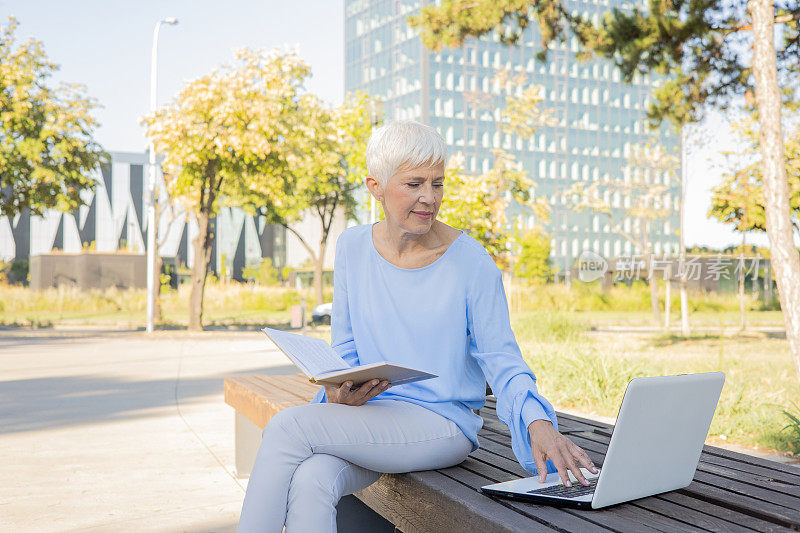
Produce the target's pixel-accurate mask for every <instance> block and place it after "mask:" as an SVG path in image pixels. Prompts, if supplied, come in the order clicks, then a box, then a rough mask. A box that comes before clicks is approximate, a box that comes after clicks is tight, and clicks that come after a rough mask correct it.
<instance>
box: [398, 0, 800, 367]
mask: <svg viewBox="0 0 800 533" xmlns="http://www.w3.org/2000/svg"><path fill="white" fill-rule="evenodd" d="M533 20H536V21H537V22H538V27H539V32H540V34H541V37H542V44H543V48H542V53H541V54H540V56H544V53H545V52H546V51H547V48H548V47H549V46H550V45H551V44H552V43H553V42H558V41H560V42H564V41H565V40H566V38H567V36H568V35H569V33H570V32H571V33H573V34H574V35H575V36H576V37H577V39H578V41H579V43H580V45H581V48H582V50H583V54H582V55H584V56H588V55H590V54H592V53H594V54H598V55H600V56H603V57H606V58H609V59H611V60H612V61H613V62H614V63H615V64H616V65H617V67H619V69H620V71H621V72H622V76H623V78H624V80H625V81H626V82H632V81H635V79H636V78H637V77H638V76H640V75H643V74H647V75H649V74H656V75H660V80H661V81H662V84H661V86H660V87H658V88H657V89H656V90H655V91H654V98H653V100H652V102H651V104H650V107H649V109H648V115H649V117H650V119H651V125H657V124H660V123H661V122H662V121H664V120H668V121H670V122H672V123H673V124H675V125H678V126H682V125H684V124H687V123H691V122H696V121H697V120H699V119H700V118H702V116H703V114H704V112H705V111H706V110H707V109H708V108H709V107H720V108H727V107H728V105H729V104H730V102H731V99H732V97H734V96H737V95H745V96H746V97H749V99H751V100H752V101H753V102H754V103H755V104H756V107H757V110H758V120H759V137H760V146H761V156H762V171H763V173H764V185H765V187H764V191H765V206H766V209H765V216H766V220H767V223H766V226H767V233H768V235H769V239H770V244H771V247H772V249H773V258H774V261H773V265H774V267H775V275H776V277H775V279H776V282H777V286H778V293H779V295H780V299H781V309H782V311H783V315H784V319H785V321H786V336H787V339H788V341H789V346H790V352H791V354H792V358H793V359H794V363H795V368H796V370H797V374H798V377H800V257H798V254H797V248H796V247H795V246H794V242H793V234H792V229H791V227H790V224H789V222H788V221H789V218H790V216H791V214H790V213H791V207H790V201H789V188H788V179H787V176H786V169H785V168H784V163H785V162H784V160H783V155H784V154H783V150H782V143H783V134H782V131H781V129H782V127H781V120H780V106H781V91H780V89H779V86H778V83H779V80H780V82H781V84H782V86H783V87H784V89H789V90H784V91H783V93H782V94H783V97H784V98H785V97H786V96H787V95H792V94H796V92H797V86H798V83H797V82H798V73H800V23H799V22H800V3H798V2H797V1H796V0H778V1H777V2H773V0H732V1H731V0H692V1H686V0H649V2H648V5H647V9H644V10H643V9H640V8H638V7H632V8H626V9H612V10H610V11H609V12H607V13H606V14H605V15H604V16H603V19H602V21H600V20H592V21H590V20H587V19H586V18H583V17H581V16H579V15H577V14H574V13H573V12H572V11H570V9H569V7H568V5H567V4H566V3H565V2H564V1H563V0H443V1H442V2H441V3H439V4H435V5H430V6H427V7H425V8H424V9H423V10H422V12H421V14H420V15H419V16H416V17H412V18H410V20H409V22H410V23H411V24H412V25H413V26H416V27H418V28H419V29H420V30H421V34H422V39H423V41H424V42H425V43H426V44H427V45H428V46H430V47H434V48H435V47H439V46H442V45H445V46H458V45H460V44H462V43H463V42H464V39H466V38H467V37H470V36H472V37H477V36H481V35H486V34H487V33H490V32H492V31H496V32H497V34H499V35H500V37H501V40H502V41H503V42H505V43H516V42H518V41H519V38H520V37H521V35H522V33H523V30H524V29H525V28H526V27H527V26H528V25H529V24H530V22H531V21H533ZM776 24H781V25H783V26H782V31H781V32H780V33H779V35H778V38H777V39H776V35H775V33H776V32H775V29H774V26H775V25H776Z"/></svg>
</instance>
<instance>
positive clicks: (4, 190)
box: [0, 17, 109, 218]
mask: <svg viewBox="0 0 800 533" xmlns="http://www.w3.org/2000/svg"><path fill="white" fill-rule="evenodd" d="M17 25H18V23H17V20H16V19H15V18H14V17H9V19H8V24H7V25H6V26H1V27H0V216H3V215H5V216H8V217H10V218H13V217H14V216H16V215H17V214H18V213H21V212H22V211H24V210H30V212H31V213H33V214H35V215H41V214H43V213H44V211H45V210H47V209H52V208H55V209H59V210H61V211H75V210H76V209H77V208H78V207H79V206H81V205H84V204H85V201H84V199H83V198H81V192H82V191H85V190H92V189H93V188H94V186H95V184H96V181H95V180H94V179H93V178H92V177H91V174H92V172H93V171H94V170H95V169H97V168H98V167H99V166H101V165H104V164H108V163H109V156H108V154H107V153H105V152H104V151H103V150H102V148H101V147H100V145H99V144H98V143H97V142H96V141H95V140H94V138H93V134H94V129H95V128H96V127H97V121H96V120H95V119H94V117H92V111H94V110H95V109H96V108H97V107H98V106H97V104H96V103H95V101H94V100H92V99H91V98H88V97H86V96H85V95H84V91H85V87H84V86H82V85H77V84H66V83H62V84H60V85H59V86H58V87H51V86H50V84H49V78H50V77H51V76H52V75H53V73H55V72H56V71H57V70H58V68H59V67H58V66H57V65H56V64H55V63H52V62H50V61H49V60H48V59H47V54H45V51H44V47H43V45H42V43H41V42H40V41H37V40H35V39H29V40H28V41H27V42H25V43H22V44H18V43H17V39H16V37H15V36H14V32H15V30H16V28H17Z"/></svg>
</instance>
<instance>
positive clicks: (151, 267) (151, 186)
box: [147, 17, 178, 333]
mask: <svg viewBox="0 0 800 533" xmlns="http://www.w3.org/2000/svg"><path fill="white" fill-rule="evenodd" d="M177 23H178V19H176V18H174V17H169V18H165V19H163V20H159V21H158V22H157V23H156V27H155V29H154V30H153V52H152V56H151V58H150V112H151V113H152V112H153V111H155V109H156V88H157V87H158V78H157V70H158V30H159V29H161V24H169V25H175V24H177ZM149 152H150V169H149V170H150V172H149V179H148V183H147V333H152V332H153V312H154V309H155V303H156V302H155V293H154V291H155V276H156V268H155V267H156V253H158V250H156V231H155V229H156V205H155V201H156V147H155V143H154V142H153V140H152V139H151V140H150V149H149Z"/></svg>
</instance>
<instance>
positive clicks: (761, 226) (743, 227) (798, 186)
mask: <svg viewBox="0 0 800 533" xmlns="http://www.w3.org/2000/svg"><path fill="white" fill-rule="evenodd" d="M739 131H740V132H741V136H742V137H743V139H744V140H745V141H746V142H747V143H748V144H747V147H746V149H745V150H744V151H743V152H741V153H737V154H735V156H736V161H735V163H734V167H733V168H732V169H731V170H729V171H728V172H725V173H724V174H723V176H722V182H721V183H720V184H719V185H717V186H716V187H714V188H713V189H712V195H711V207H710V208H709V210H708V216H709V217H714V218H716V219H717V220H719V221H720V222H722V223H724V224H730V225H732V226H733V227H734V228H735V229H736V231H753V230H755V231H767V220H766V210H765V203H766V202H765V199H764V176H763V173H762V172H761V164H760V163H759V162H758V161H756V162H754V163H753V162H749V161H752V156H753V153H754V152H755V153H757V152H758V151H759V147H758V132H757V131H755V130H754V129H753V127H752V123H751V121H747V122H745V123H744V124H741V125H740V127H739ZM784 154H785V155H784V159H785V161H786V174H787V178H788V181H789V205H790V207H791V219H790V220H791V223H792V226H793V227H794V231H795V232H796V233H797V235H798V236H800V129H798V130H796V131H795V132H794V134H793V135H791V136H790V137H788V138H787V139H786V141H785V142H784ZM748 162H749V164H748Z"/></svg>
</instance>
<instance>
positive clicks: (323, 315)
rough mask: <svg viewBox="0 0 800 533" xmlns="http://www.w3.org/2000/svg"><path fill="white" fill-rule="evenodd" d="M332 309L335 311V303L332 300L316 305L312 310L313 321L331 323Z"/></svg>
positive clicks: (313, 322) (314, 322) (315, 322)
mask: <svg viewBox="0 0 800 533" xmlns="http://www.w3.org/2000/svg"><path fill="white" fill-rule="evenodd" d="M332 311H333V304H332V303H330V302H329V303H325V304H320V305H318V306H316V307H315V308H314V309H312V310H311V323H312V324H330V323H331V312H332Z"/></svg>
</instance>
